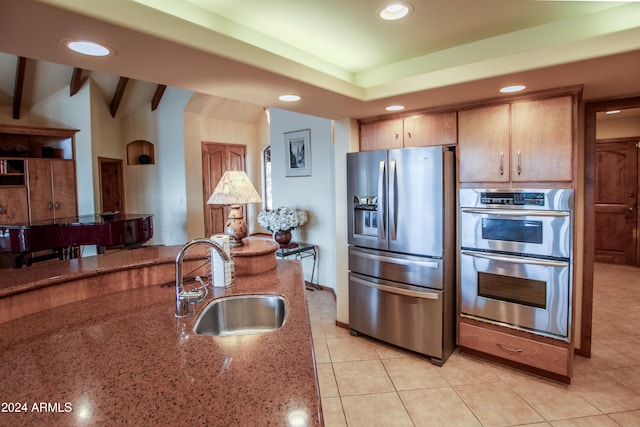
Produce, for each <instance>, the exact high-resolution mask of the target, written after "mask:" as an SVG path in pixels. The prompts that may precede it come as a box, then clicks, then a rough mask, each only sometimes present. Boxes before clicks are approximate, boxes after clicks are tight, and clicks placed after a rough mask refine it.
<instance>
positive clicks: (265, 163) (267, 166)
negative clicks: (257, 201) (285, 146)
mask: <svg viewBox="0 0 640 427" xmlns="http://www.w3.org/2000/svg"><path fill="white" fill-rule="evenodd" d="M262 171H263V174H264V176H263V177H262V182H263V183H264V188H263V189H262V192H263V195H262V196H263V197H262V200H263V202H262V203H263V204H264V206H263V208H264V210H267V211H270V210H271V208H272V201H271V200H272V197H271V194H272V193H271V146H270V145H268V146H267V147H265V149H264V150H262Z"/></svg>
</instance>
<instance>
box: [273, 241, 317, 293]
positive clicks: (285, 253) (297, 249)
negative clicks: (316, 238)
mask: <svg viewBox="0 0 640 427" xmlns="http://www.w3.org/2000/svg"><path fill="white" fill-rule="evenodd" d="M276 256H277V257H278V258H280V259H284V258H287V257H290V256H295V258H296V259H304V258H310V257H313V268H312V269H311V281H309V284H308V286H307V289H309V290H310V291H313V290H315V289H322V287H321V286H320V285H315V284H314V283H313V276H314V275H315V273H316V260H317V259H318V253H317V252H316V247H315V245H313V244H312V243H302V242H300V243H292V244H288V245H286V246H281V247H280V248H279V249H278V250H276Z"/></svg>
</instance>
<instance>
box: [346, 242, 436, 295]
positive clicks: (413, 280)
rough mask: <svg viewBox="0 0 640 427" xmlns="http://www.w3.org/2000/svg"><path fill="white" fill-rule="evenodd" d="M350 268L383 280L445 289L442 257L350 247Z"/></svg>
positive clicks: (355, 271)
mask: <svg viewBox="0 0 640 427" xmlns="http://www.w3.org/2000/svg"><path fill="white" fill-rule="evenodd" d="M349 270H351V271H352V272H354V273H359V274H364V275H366V276H372V277H379V278H381V279H384V280H391V281H394V282H400V283H406V284H409V285H414V286H423V287H427V288H432V289H443V283H444V261H443V260H442V259H439V258H426V257H419V256H411V255H403V254H396V253H392V252H385V251H377V250H373V249H364V248H355V247H350V248H349Z"/></svg>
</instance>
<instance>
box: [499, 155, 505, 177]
mask: <svg viewBox="0 0 640 427" xmlns="http://www.w3.org/2000/svg"><path fill="white" fill-rule="evenodd" d="M500 175H504V152H502V151H501V152H500Z"/></svg>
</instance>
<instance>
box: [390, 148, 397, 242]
mask: <svg viewBox="0 0 640 427" xmlns="http://www.w3.org/2000/svg"><path fill="white" fill-rule="evenodd" d="M388 211H389V226H388V228H389V232H390V236H389V238H390V239H391V240H396V216H397V212H396V161H395V160H390V161H389V206H388Z"/></svg>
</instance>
